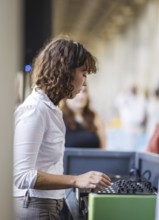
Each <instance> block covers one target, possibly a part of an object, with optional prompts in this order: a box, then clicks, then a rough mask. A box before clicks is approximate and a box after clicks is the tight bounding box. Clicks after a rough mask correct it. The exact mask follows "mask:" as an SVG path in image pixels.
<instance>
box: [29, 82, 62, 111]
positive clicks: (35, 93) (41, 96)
mask: <svg viewBox="0 0 159 220" xmlns="http://www.w3.org/2000/svg"><path fill="white" fill-rule="evenodd" d="M32 93H33V96H35V97H38V98H39V99H41V100H42V101H43V102H44V103H45V104H46V105H47V106H49V107H50V108H51V109H59V107H58V106H55V105H54V103H53V102H52V101H51V100H50V99H49V97H48V96H47V95H46V94H45V93H44V92H43V91H42V90H41V89H39V88H38V86H34V88H33V91H32Z"/></svg>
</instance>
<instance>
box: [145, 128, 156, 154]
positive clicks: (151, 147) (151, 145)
mask: <svg viewBox="0 0 159 220" xmlns="http://www.w3.org/2000/svg"><path fill="white" fill-rule="evenodd" d="M146 151H147V152H150V153H156V154H159V124H157V125H156V127H155V130H154V132H153V134H152V137H151V138H150V141H149V142H148V146H147V148H146Z"/></svg>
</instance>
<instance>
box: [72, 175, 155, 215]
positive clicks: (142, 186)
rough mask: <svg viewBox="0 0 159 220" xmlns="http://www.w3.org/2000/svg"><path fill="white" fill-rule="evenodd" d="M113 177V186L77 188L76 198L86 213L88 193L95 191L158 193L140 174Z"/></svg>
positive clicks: (132, 193)
mask: <svg viewBox="0 0 159 220" xmlns="http://www.w3.org/2000/svg"><path fill="white" fill-rule="evenodd" d="M110 178H111V186H108V187H99V188H96V189H76V198H77V200H78V202H79V208H80V210H81V211H82V212H83V214H84V215H86V214H87V212H88V195H89V193H95V194H100V195H106V194H109V195H120V196H122V195H128V196H129V195H143V196H144V195H147V196H148V195H157V189H155V188H154V187H153V186H152V185H151V183H150V182H149V181H148V180H147V179H145V178H143V177H139V176H120V175H115V176H112V177H110Z"/></svg>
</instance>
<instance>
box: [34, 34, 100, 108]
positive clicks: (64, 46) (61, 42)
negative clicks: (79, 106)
mask: <svg viewBox="0 0 159 220" xmlns="http://www.w3.org/2000/svg"><path fill="white" fill-rule="evenodd" d="M81 66H85V69H86V71H87V72H88V74H90V73H96V71H97V67H96V58H95V57H94V56H93V55H92V54H91V53H90V52H89V51H88V50H86V49H85V48H84V46H83V45H82V44H80V43H77V42H74V41H73V40H71V39H69V37H66V36H60V37H58V38H56V39H53V40H51V41H50V42H48V43H47V44H46V45H45V46H44V48H42V50H41V51H40V53H39V54H38V56H37V57H36V58H35V60H34V64H33V70H32V80H33V86H34V85H37V86H38V88H40V89H42V90H43V91H44V92H45V93H46V95H47V96H48V97H49V98H50V100H51V101H52V102H53V103H54V104H55V105H58V104H59V102H60V100H62V99H64V98H71V97H72V91H73V89H74V87H73V85H72V82H73V80H74V75H75V69H76V68H78V67H81Z"/></svg>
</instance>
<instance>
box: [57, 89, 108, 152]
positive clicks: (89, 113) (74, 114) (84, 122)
mask: <svg viewBox="0 0 159 220" xmlns="http://www.w3.org/2000/svg"><path fill="white" fill-rule="evenodd" d="M61 108H62V111H63V117H64V122H65V125H66V142H65V146H66V147H75V148H76V147H77V148H105V140H106V137H105V129H104V124H103V123H102V121H101V119H100V117H99V116H98V115H97V114H96V112H94V111H93V110H92V109H91V108H90V99H89V96H88V88H87V87H86V86H83V87H82V89H81V91H80V93H79V94H77V95H76V97H75V98H73V99H67V100H65V101H63V103H62V104H61Z"/></svg>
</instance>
